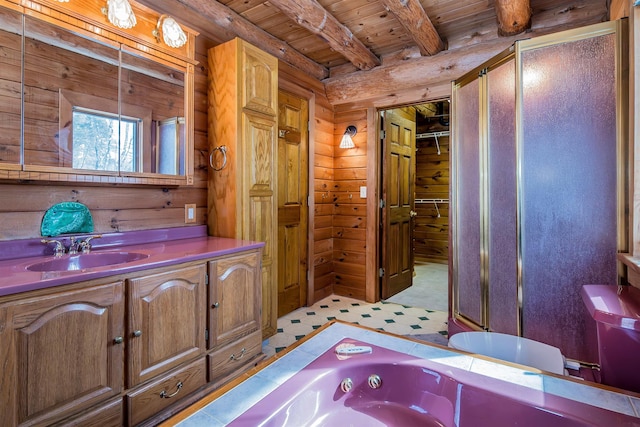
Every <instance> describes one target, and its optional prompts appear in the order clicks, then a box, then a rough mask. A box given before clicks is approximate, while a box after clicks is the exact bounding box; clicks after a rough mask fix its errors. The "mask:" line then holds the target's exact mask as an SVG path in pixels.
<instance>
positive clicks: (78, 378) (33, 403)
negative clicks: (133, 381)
mask: <svg viewBox="0 0 640 427" xmlns="http://www.w3.org/2000/svg"><path fill="white" fill-rule="evenodd" d="M123 333H124V287H123V284H122V282H120V281H118V282H113V283H108V284H104V285H99V286H94V287H90V288H87V289H79V290H71V291H65V292H57V293H53V294H50V295H38V296H34V297H25V298H24V299H21V300H19V301H15V302H10V303H7V304H3V305H0V366H2V375H0V389H1V390H2V393H3V397H2V399H0V402H1V403H0V420H2V421H1V422H0V424H2V425H23V424H28V425H45V424H46V425H49V424H51V423H53V422H55V421H57V420H60V419H62V418H66V417H68V416H70V415H72V414H74V413H76V412H79V411H81V410H83V409H86V408H88V407H90V406H93V405H95V404H97V403H100V402H102V401H106V400H107V399H109V398H111V397H113V396H116V395H118V394H119V393H120V392H121V391H122V389H123V377H124V372H123V369H124V343H123V341H122V336H123Z"/></svg>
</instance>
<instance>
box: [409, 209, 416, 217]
mask: <svg viewBox="0 0 640 427" xmlns="http://www.w3.org/2000/svg"><path fill="white" fill-rule="evenodd" d="M409 216H410V217H411V218H413V217H416V216H418V212H416V211H413V210H412V211H410V212H409Z"/></svg>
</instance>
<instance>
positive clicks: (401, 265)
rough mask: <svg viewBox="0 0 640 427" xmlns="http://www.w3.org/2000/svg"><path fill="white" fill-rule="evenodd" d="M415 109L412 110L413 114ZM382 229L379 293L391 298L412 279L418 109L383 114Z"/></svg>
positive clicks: (390, 111) (409, 283)
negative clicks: (416, 117) (382, 270)
mask: <svg viewBox="0 0 640 427" xmlns="http://www.w3.org/2000/svg"><path fill="white" fill-rule="evenodd" d="M412 112H413V113H412ZM382 123H383V134H382V136H383V141H382V147H383V156H382V161H383V164H382V175H383V176H382V200H383V201H384V207H383V208H382V212H381V214H382V215H381V218H382V230H381V239H380V240H381V243H382V244H381V257H382V260H381V266H382V268H383V269H384V273H383V274H382V275H381V290H380V295H381V297H382V298H383V299H384V298H389V297H391V296H392V295H395V294H397V293H398V292H400V291H402V290H404V289H406V288H408V287H409V286H411V283H412V280H413V224H412V218H413V215H415V214H414V187H415V171H416V167H415V151H416V150H415V146H416V139H415V135H416V123H415V110H413V109H396V110H388V111H385V112H384V113H383V116H382Z"/></svg>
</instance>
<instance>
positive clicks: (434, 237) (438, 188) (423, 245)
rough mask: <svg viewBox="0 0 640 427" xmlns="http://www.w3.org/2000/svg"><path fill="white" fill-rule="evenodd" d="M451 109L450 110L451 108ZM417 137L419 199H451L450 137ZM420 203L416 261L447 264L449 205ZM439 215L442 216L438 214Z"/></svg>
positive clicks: (417, 222) (427, 129) (415, 230)
mask: <svg viewBox="0 0 640 427" xmlns="http://www.w3.org/2000/svg"><path fill="white" fill-rule="evenodd" d="M447 112H448V110H447ZM446 130H449V128H448V126H447V127H444V126H438V127H437V128H433V127H430V128H426V129H420V126H419V131H418V132H417V133H428V132H433V131H446ZM438 144H439V145H440V154H438V149H437V146H436V143H435V138H421V139H417V140H416V149H417V153H416V193H415V198H416V199H445V200H448V199H449V137H448V136H442V137H438ZM437 207H438V209H436V205H435V204H433V203H427V204H423V203H417V202H416V204H415V211H416V212H417V213H418V216H417V217H416V218H415V222H414V227H415V228H414V235H413V238H414V255H415V259H416V261H425V262H436V263H440V264H447V262H448V259H449V204H448V203H438V205H437ZM438 214H439V215H440V216H438Z"/></svg>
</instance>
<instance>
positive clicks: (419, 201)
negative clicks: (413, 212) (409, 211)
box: [413, 199, 449, 203]
mask: <svg viewBox="0 0 640 427" xmlns="http://www.w3.org/2000/svg"><path fill="white" fill-rule="evenodd" d="M413 202H414V203H449V199H415V200H414V201H413Z"/></svg>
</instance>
